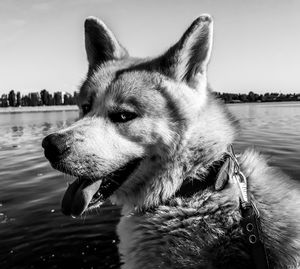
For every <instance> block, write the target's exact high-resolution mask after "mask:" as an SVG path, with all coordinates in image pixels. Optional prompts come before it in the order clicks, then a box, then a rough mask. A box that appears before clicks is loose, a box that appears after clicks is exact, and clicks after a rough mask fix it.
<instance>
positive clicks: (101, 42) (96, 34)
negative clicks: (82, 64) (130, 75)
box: [84, 17, 128, 69]
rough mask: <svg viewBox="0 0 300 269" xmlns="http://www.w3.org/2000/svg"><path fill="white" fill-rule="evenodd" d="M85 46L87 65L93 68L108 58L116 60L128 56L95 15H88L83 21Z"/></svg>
mask: <svg viewBox="0 0 300 269" xmlns="http://www.w3.org/2000/svg"><path fill="white" fill-rule="evenodd" d="M84 29H85V48H86V53H87V58H88V62H89V67H90V68H92V69H93V68H94V67H96V66H97V65H100V64H102V63H104V62H106V61H109V60H118V59H122V58H125V57H127V56H128V53H127V51H126V50H125V49H124V48H123V47H122V46H121V45H120V43H119V42H118V40H117V39H116V38H115V36H114V34H113V33H112V32H111V31H110V30H109V29H108V28H107V26H106V25H105V24H104V23H103V22H102V21H101V20H99V19H97V18H95V17H88V18H87V19H86V20H85V23H84Z"/></svg>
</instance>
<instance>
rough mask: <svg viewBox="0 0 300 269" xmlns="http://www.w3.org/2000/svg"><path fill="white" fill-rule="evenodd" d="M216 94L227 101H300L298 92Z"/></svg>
mask: <svg viewBox="0 0 300 269" xmlns="http://www.w3.org/2000/svg"><path fill="white" fill-rule="evenodd" d="M214 94H215V95H216V96H217V97H218V98H220V99H222V100H224V102H225V103H249V102H250V103H251V102H283V101H300V94H296V93H287V94H284V93H265V94H257V93H254V92H252V91H250V92H249V93H248V94H244V93H220V92H214Z"/></svg>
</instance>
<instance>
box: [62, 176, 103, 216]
mask: <svg viewBox="0 0 300 269" xmlns="http://www.w3.org/2000/svg"><path fill="white" fill-rule="evenodd" d="M100 185H101V180H97V181H95V182H92V183H91V184H89V185H86V182H85V181H79V180H75V181H74V182H73V183H72V184H70V185H69V187H68V189H67V190H66V192H65V194H64V197H63V199H62V204H61V209H62V212H63V213H64V214H65V215H72V216H80V215H81V214H82V213H83V212H84V211H85V210H86V208H87V207H88V204H89V203H90V201H91V200H92V198H93V195H94V194H95V193H96V192H97V191H98V189H99V188H100Z"/></svg>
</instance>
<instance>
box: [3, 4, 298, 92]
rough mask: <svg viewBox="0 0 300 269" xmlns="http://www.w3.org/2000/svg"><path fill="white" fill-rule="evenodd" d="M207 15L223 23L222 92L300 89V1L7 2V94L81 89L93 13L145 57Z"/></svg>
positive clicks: (214, 66) (218, 31)
mask: <svg viewBox="0 0 300 269" xmlns="http://www.w3.org/2000/svg"><path fill="white" fill-rule="evenodd" d="M202 13H209V14H211V15H212V16H213V17H214V21H215V23H214V29H215V35H214V48H213V53H212V59H211V63H210V67H209V73H208V75H209V81H210V84H211V86H212V87H213V88H214V89H215V90H216V91H221V92H224V91H225V92H248V91H249V90H254V91H256V92H259V93H262V92H267V91H280V92H282V93H285V92H296V93H300V1H297V0H294V1H293V0H264V1H262V0H251V1H241V0H226V1H224V0H219V1H217V0H207V1H202V0H195V1H194V0H160V1H159V0H149V1H143V0H119V1H117V0H64V1H59V0H52V1H43V0H39V1H37V0H22V1H21V0H1V1H0V94H2V93H4V92H8V91H9V90H10V89H14V90H16V91H18V90H19V91H21V92H22V93H26V92H29V91H40V90H41V89H43V88H46V89H47V90H49V91H50V92H53V91H57V90H63V91H69V92H73V91H74V90H77V88H78V85H79V84H80V82H81V81H82V79H83V78H84V76H85V74H86V71H87V62H86V55H85V50H84V37H83V23H84V19H85V18H86V17H87V16H90V15H93V16H97V17H99V18H101V19H103V20H104V21H105V23H106V24H107V25H108V26H109V27H110V28H111V29H112V31H113V32H114V33H115V35H116V36H117V38H118V39H119V40H120V41H121V43H122V44H123V45H124V46H125V47H126V48H127V49H128V51H129V52H130V54H131V55H134V56H141V57H143V56H154V55H158V54H160V53H161V52H163V51H165V50H166V49H167V48H168V47H169V46H170V45H171V44H173V43H174V42H175V41H176V40H178V39H179V38H180V36H181V35H182V33H183V32H184V31H185V29H186V28H187V27H188V26H189V25H190V23H191V22H192V21H193V19H195V18H196V17H197V16H198V15H200V14H202Z"/></svg>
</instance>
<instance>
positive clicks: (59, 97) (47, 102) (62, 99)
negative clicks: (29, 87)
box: [0, 89, 78, 107]
mask: <svg viewBox="0 0 300 269" xmlns="http://www.w3.org/2000/svg"><path fill="white" fill-rule="evenodd" d="M77 98H78V93H77V92H74V93H73V95H72V94H70V93H67V92H54V93H53V94H51V93H49V92H48V91H47V90H45V89H43V90H41V91H40V92H31V93H28V94H24V95H22V96H21V93H20V92H19V91H18V92H17V93H15V91H14V90H11V91H10V92H9V93H8V94H2V96H1V98H0V107H9V106H11V107H19V106H60V105H76V104H77Z"/></svg>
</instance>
